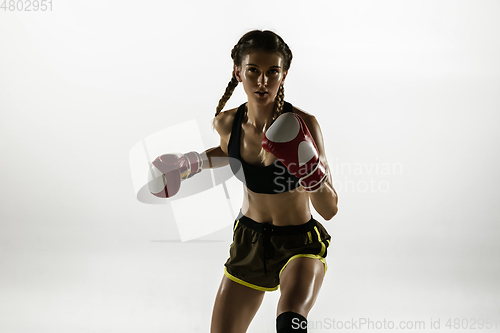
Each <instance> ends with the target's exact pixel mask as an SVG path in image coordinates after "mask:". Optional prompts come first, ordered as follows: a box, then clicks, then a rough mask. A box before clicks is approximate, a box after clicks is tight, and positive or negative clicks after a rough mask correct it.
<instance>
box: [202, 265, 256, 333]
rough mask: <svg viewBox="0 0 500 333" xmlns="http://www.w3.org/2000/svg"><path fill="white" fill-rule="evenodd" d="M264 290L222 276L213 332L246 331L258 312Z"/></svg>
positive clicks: (211, 329) (240, 332)
mask: <svg viewBox="0 0 500 333" xmlns="http://www.w3.org/2000/svg"><path fill="white" fill-rule="evenodd" d="M264 293H265V292H264V291H260V290H255V289H252V288H249V287H246V286H243V285H241V284H239V283H236V282H234V281H232V280H230V279H229V278H227V277H226V276H225V275H224V276H223V277H222V282H221V284H220V287H219V290H218V291H217V296H216V298H215V303H214V309H213V313H212V324H211V328H210V332H211V333H222V332H224V333H244V332H246V330H247V328H248V326H249V325H250V322H251V321H252V319H253V317H254V316H255V314H256V313H257V310H258V309H259V307H260V305H261V303H262V300H263V299H264Z"/></svg>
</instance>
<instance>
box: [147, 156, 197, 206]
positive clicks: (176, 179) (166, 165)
mask: <svg viewBox="0 0 500 333" xmlns="http://www.w3.org/2000/svg"><path fill="white" fill-rule="evenodd" d="M202 169H203V160H202V159H201V156H200V154H198V153H197V152H194V151H192V152H189V153H187V154H178V153H177V154H164V155H161V156H158V157H157V158H156V159H155V160H154V161H153V162H152V163H151V170H150V172H149V174H148V178H149V179H148V188H149V191H150V192H151V194H153V195H154V196H157V197H159V198H170V197H172V196H174V195H175V194H177V192H179V189H180V188H181V181H183V180H185V179H188V178H190V177H192V176H194V175H195V174H197V173H199V172H201V170H202Z"/></svg>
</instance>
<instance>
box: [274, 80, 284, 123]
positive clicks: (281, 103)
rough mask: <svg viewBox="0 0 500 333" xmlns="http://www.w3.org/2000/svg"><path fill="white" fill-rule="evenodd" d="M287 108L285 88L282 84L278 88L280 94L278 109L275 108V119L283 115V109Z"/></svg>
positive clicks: (277, 98) (277, 99)
mask: <svg viewBox="0 0 500 333" xmlns="http://www.w3.org/2000/svg"><path fill="white" fill-rule="evenodd" d="M284 106H285V87H284V86H283V85H282V84H280V87H279V88H278V93H277V94H276V107H275V108H274V115H273V121H274V119H276V118H278V117H279V116H280V115H281V114H282V113H283V107H284Z"/></svg>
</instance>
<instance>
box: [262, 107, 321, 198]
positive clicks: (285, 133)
mask: <svg viewBox="0 0 500 333" xmlns="http://www.w3.org/2000/svg"><path fill="white" fill-rule="evenodd" d="M262 147H263V148H264V149H265V150H266V151H268V152H270V153H271V154H273V155H274V156H276V158H277V159H278V160H280V162H281V163H283V164H284V165H285V166H286V167H287V169H288V170H289V171H290V172H291V173H292V174H294V175H295V176H296V177H297V178H299V184H300V185H301V186H302V187H303V188H304V190H306V191H308V192H313V191H316V190H318V189H319V188H320V187H321V185H322V184H323V182H324V181H325V180H326V178H327V177H326V170H325V166H324V165H323V163H321V161H320V160H319V153H318V149H317V147H316V144H315V143H314V139H313V137H312V136H311V133H310V132H309V129H308V128H307V126H306V123H305V122H304V120H303V119H302V118H301V117H300V116H299V115H298V114H295V113H292V112H287V113H284V114H282V115H281V116H279V117H278V118H277V119H276V120H275V121H274V123H273V124H272V125H271V126H270V127H269V128H268V130H267V131H266V133H265V135H264V138H263V139H262Z"/></svg>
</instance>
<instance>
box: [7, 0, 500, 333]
mask: <svg viewBox="0 0 500 333" xmlns="http://www.w3.org/2000/svg"><path fill="white" fill-rule="evenodd" d="M499 14H500V2H498V1H493V0H492V1H443V0H438V1H311V2H309V4H307V3H306V2H305V1H253V2H240V1H218V0H216V1H185V2H181V1H176V2H173V1H153V0H150V1H142V2H139V1H104V0H101V1H96V0H92V1H90V0H87V1H64V2H63V1H60V0H52V7H51V10H50V11H49V10H47V11H44V12H42V11H31V12H27V11H23V10H17V9H16V10H13V11H12V10H9V4H8V3H7V6H6V7H4V8H2V9H1V10H0V147H1V151H0V158H1V159H0V181H1V189H0V191H1V192H0V198H1V201H0V202H1V210H0V331H1V332H12V333H17V332H50V333H54V332H76V331H78V332H138V331H142V332H208V331H209V324H210V316H211V311H212V305H213V300H214V297H215V294H216V291H217V288H218V284H219V282H220V279H221V277H222V274H223V264H224V262H225V260H226V259H227V256H228V249H229V244H230V242H231V227H230V225H231V223H232V221H227V226H226V227H224V228H222V229H220V230H219V231H216V232H214V233H211V234H209V235H206V236H204V237H201V238H198V239H195V240H192V241H189V242H182V241H181V240H180V236H179V231H178V229H177V226H176V223H175V221H174V217H173V211H172V207H171V206H169V205H152V204H144V203H141V202H139V201H138V200H137V199H136V194H135V192H134V187H133V185H132V177H131V171H130V167H129V152H130V150H131V148H132V147H133V146H134V145H135V144H136V143H137V142H140V141H141V140H142V139H144V138H145V137H147V136H149V135H151V134H152V133H156V132H158V131H161V130H163V129H165V128H168V127H169V126H174V125H176V124H182V123H184V122H188V121H192V120H196V122H197V124H198V126H199V128H200V133H199V134H198V135H200V136H201V138H202V140H203V145H204V146H205V147H204V148H210V147H213V146H216V145H218V137H217V136H216V133H215V132H213V131H212V130H211V119H212V116H213V114H214V112H215V106H216V105H217V103H218V100H219V98H220V97H221V96H222V94H223V92H224V89H225V88H226V85H227V83H228V82H229V79H230V75H231V66H232V63H231V59H230V51H231V49H232V47H233V46H234V44H235V43H236V42H237V41H238V39H239V38H240V37H241V36H242V35H243V34H244V33H245V32H247V31H249V30H252V29H271V30H273V31H275V32H277V33H278V34H280V35H281V36H282V37H283V38H284V39H285V41H286V42H287V43H288V45H289V46H290V48H291V49H292V51H293V54H294V59H293V62H292V67H291V69H290V73H289V76H288V78H287V83H286V85H285V88H286V89H285V94H286V100H287V101H289V102H291V103H292V104H294V105H296V106H298V107H300V108H302V109H304V110H306V111H308V112H310V113H313V114H315V115H316V117H317V119H318V120H319V122H320V124H321V126H322V130H323V135H324V139H325V145H326V149H327V155H328V158H329V161H330V168H331V170H332V173H333V179H334V182H335V186H336V188H337V189H338V192H339V197H340V200H339V208H340V210H339V213H338V215H337V216H336V217H334V218H333V219H332V220H330V221H327V222H324V221H323V220H321V219H320V216H319V215H316V216H315V217H317V218H318V219H319V220H320V221H322V222H324V225H325V226H326V228H327V229H328V230H329V232H330V234H331V235H332V246H331V248H330V250H329V256H328V264H329V270H328V273H327V275H326V279H325V282H324V285H323V288H322V291H321V294H320V296H319V298H318V301H317V303H316V305H315V307H314V308H313V310H312V311H311V313H310V315H309V320H310V321H311V322H314V323H315V324H316V325H315V326H314V327H313V326H311V327H310V329H309V331H310V332H332V331H335V330H334V329H333V328H328V323H331V319H335V320H336V321H337V323H338V322H341V323H343V324H346V323H348V322H356V321H357V322H358V325H359V324H361V322H362V320H363V318H364V319H365V320H371V321H372V328H369V327H368V326H367V325H368V324H366V326H364V327H360V328H359V329H356V328H355V327H354V328H352V331H357V332H366V331H367V330H376V331H381V332H382V331H385V330H384V329H383V328H382V327H381V326H380V325H381V324H380V323H382V322H383V321H384V320H385V321H386V322H389V321H392V322H394V323H395V325H399V323H400V322H403V324H405V323H406V327H410V326H411V327H413V328H415V330H416V327H417V325H422V324H421V323H418V322H422V323H423V325H425V326H419V328H420V329H419V330H418V331H419V332H446V331H455V332H457V331H460V329H459V328H465V327H466V326H468V327H469V328H471V327H472V326H473V325H475V327H476V329H475V331H476V332H498V330H500V322H499V317H500V302H499V299H500V286H499V284H498V281H500V264H499V262H498V257H499V255H500V245H499V242H498V240H499V235H500V227H499V226H498V222H499V216H500V214H499V210H498V204H497V202H498V185H499V175H498V170H499V169H500V160H499V158H500V156H499V152H500V149H499V139H500V135H499V134H498V131H497V127H498V124H499V123H500V116H499V111H500V109H499V107H500V97H499V88H500V63H499V61H498V59H500V38H499V37H500V36H499V34H500V21H499V20H498V17H499ZM245 97H246V96H245V95H244V92H243V90H242V88H241V87H238V88H237V89H236V91H235V94H234V95H233V97H232V98H231V99H230V100H229V102H228V104H227V106H226V108H232V107H236V106H238V105H240V104H241V103H243V102H244V101H245ZM186 135H189V134H186ZM183 140H184V139H183V137H179V138H178V141H179V147H181V146H182V145H181V143H182V142H183ZM170 144H171V143H170ZM193 149H195V148H193ZM166 152H167V151H166ZM180 152H185V151H180ZM185 200H189V198H187V199H185ZM185 206H186V207H191V209H192V211H191V212H190V213H191V214H193V216H194V217H196V216H197V218H199V219H200V220H201V219H204V217H205V216H208V215H210V216H215V215H216V214H215V215H214V212H216V213H217V211H220V212H221V216H226V215H228V213H227V212H225V213H222V211H223V210H224V209H226V210H227V207H228V206H227V203H225V202H221V203H220V205H213V206H212V207H206V205H203V203H200V202H197V201H196V200H194V199H193V200H192V201H191V202H190V203H189V204H188V205H186V204H185ZM199 207H202V209H200V208H199ZM207 210H210V211H211V214H208V212H207ZM205 219H206V221H205V223H207V224H210V223H215V222H218V221H215V220H213V218H212V217H211V218H205ZM278 297H279V292H274V293H268V294H267V295H266V298H265V300H264V303H263V305H262V307H261V309H260V310H259V312H258V313H257V316H256V317H255V319H254V321H253V323H252V324H251V326H250V328H249V332H273V331H274V325H275V309H276V302H277V300H278ZM488 319H489V320H492V321H494V320H496V324H497V325H498V326H497V327H496V328H495V326H492V327H491V328H489V329H488V327H489V326H488V327H487V326H486V325H485V324H484V322H483V326H482V329H481V327H480V323H481V320H488ZM448 320H451V322H450V323H451V325H455V326H454V327H453V326H452V327H450V326H446V323H447V321H448ZM457 320H458V321H457ZM438 321H439V323H440V326H439V327H438V326H437V323H438ZM458 322H460V323H459V324H458ZM321 324H324V327H322V328H321V327H320V326H321ZM493 324H494V323H493ZM338 328H339V327H337V331H341V330H340V329H338ZM388 331H390V330H388ZM393 331H394V330H393ZM463 331H464V332H465V331H466V330H463Z"/></svg>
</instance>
